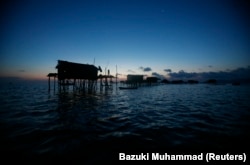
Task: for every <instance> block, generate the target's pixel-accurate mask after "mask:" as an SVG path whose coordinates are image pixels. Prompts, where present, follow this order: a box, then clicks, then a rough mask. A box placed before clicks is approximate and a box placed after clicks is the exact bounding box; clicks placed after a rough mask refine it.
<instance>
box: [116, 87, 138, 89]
mask: <svg viewBox="0 0 250 165" xmlns="http://www.w3.org/2000/svg"><path fill="white" fill-rule="evenodd" d="M137 88H138V87H119V89H137Z"/></svg>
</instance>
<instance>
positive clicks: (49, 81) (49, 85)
mask: <svg viewBox="0 0 250 165" xmlns="http://www.w3.org/2000/svg"><path fill="white" fill-rule="evenodd" d="M48 85H49V91H50V76H49V79H48Z"/></svg>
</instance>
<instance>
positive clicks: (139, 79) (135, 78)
mask: <svg viewBox="0 0 250 165" xmlns="http://www.w3.org/2000/svg"><path fill="white" fill-rule="evenodd" d="M126 83H127V84H128V85H130V86H140V85H141V84H142V83H143V75H131V74H129V75H127V81H126Z"/></svg>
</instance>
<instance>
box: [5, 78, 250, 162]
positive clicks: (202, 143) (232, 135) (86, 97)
mask: <svg viewBox="0 0 250 165" xmlns="http://www.w3.org/2000/svg"><path fill="white" fill-rule="evenodd" d="M249 119H250V85H244V84H242V85H240V86H232V85H208V84H197V85H187V84H184V85H173V84H172V85H158V86H150V87H140V88H138V89H137V90H119V89H116V88H115V86H114V88H113V89H112V90H111V89H109V90H105V89H103V90H100V89H97V90H96V92H94V93H92V94H87V93H81V92H73V91H72V90H69V91H68V92H58V90H56V91H55V92H54V91H53V90H52V91H50V92H48V85H47V82H13V83H1V86H0V134H1V138H0V145H1V148H0V151H1V154H2V156H13V159H15V157H16V156H18V157H19V158H22V159H23V160H34V161H35V160H36V158H38V159H39V158H40V159H42V158H54V159H60V160H66V159H67V160H68V159H72V160H71V161H78V160H80V161H82V162H84V163H90V164H91V163H93V162H95V161H98V160H109V159H118V152H128V153H132V152H151V151H152V152H169V153H171V152H179V153H182V152H184V151H185V152H188V151H192V152H194V151H197V152H199V151H206V150H209V151H212V152H216V151H219V150H220V151H227V152H231V151H233V149H235V148H237V149H238V150H242V152H243V151H244V150H247V149H248V147H247V144H248V141H249V140H248V139H250V133H249V130H250V120H249ZM22 159H21V160H22Z"/></svg>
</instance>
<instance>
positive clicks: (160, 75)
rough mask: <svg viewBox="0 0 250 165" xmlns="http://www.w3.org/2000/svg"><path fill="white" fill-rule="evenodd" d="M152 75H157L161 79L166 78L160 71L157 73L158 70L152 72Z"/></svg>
mask: <svg viewBox="0 0 250 165" xmlns="http://www.w3.org/2000/svg"><path fill="white" fill-rule="evenodd" d="M152 76H155V77H157V78H159V79H164V78H165V77H164V75H162V74H159V73H157V72H153V73H152Z"/></svg>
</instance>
